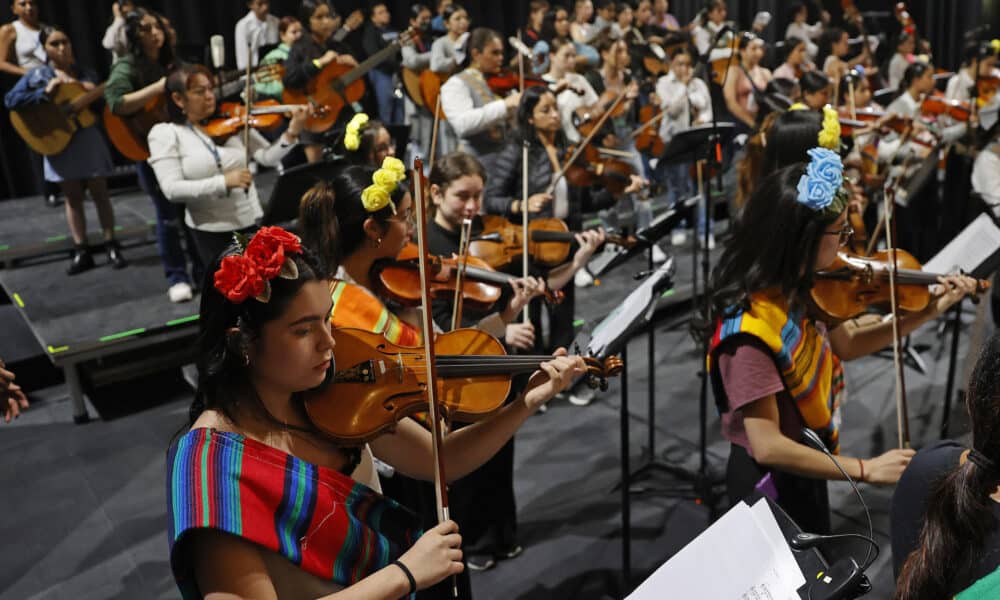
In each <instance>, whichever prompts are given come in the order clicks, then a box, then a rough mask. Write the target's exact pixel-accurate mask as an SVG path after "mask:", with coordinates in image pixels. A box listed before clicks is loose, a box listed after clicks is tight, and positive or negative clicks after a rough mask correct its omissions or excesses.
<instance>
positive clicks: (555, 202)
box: [486, 87, 644, 349]
mask: <svg viewBox="0 0 1000 600" xmlns="http://www.w3.org/2000/svg"><path fill="white" fill-rule="evenodd" d="M517 123H518V132H519V136H518V137H517V138H515V139H511V140H509V141H508V143H507V145H506V146H505V147H504V149H503V151H502V152H501V153H500V156H499V157H498V158H497V162H496V166H495V168H494V169H493V172H494V173H495V176H491V177H490V180H489V181H487V182H486V185H487V191H486V212H487V213H490V214H497V215H502V216H506V217H508V218H511V219H512V220H516V221H519V220H520V219H521V218H522V217H521V211H524V210H526V211H528V213H529V214H528V217H529V219H530V218H532V217H536V216H537V217H556V218H559V219H563V220H565V221H566V224H567V225H568V226H569V229H570V230H574V231H579V230H580V229H581V227H582V214H583V213H585V212H596V211H597V210H600V209H604V208H608V207H610V206H612V205H613V204H614V202H615V198H614V196H613V195H612V194H611V193H610V192H609V191H607V190H606V189H603V188H602V187H600V185H597V186H594V187H575V186H573V187H571V186H570V185H569V183H568V182H567V180H566V177H565V176H563V177H559V178H558V179H555V174H556V173H557V172H559V171H560V170H561V169H562V161H563V160H565V159H566V158H567V156H566V153H567V149H568V145H567V143H566V139H565V136H564V135H563V131H562V127H561V125H560V119H559V109H558V107H557V106H556V97H555V95H554V94H553V93H552V92H551V91H550V90H548V89H547V88H544V87H531V88H528V89H527V90H525V92H524V96H523V98H522V100H521V104H520V106H519V107H518V111H517ZM524 142H527V143H528V164H529V165H530V169H529V171H528V198H527V199H524V198H520V196H521V189H522V174H523V165H522V154H521V149H522V147H523V143H524ZM581 158H582V155H581ZM578 160H579V158H578ZM580 164H582V162H581V163H580ZM643 185H644V182H643V180H642V178H641V177H639V176H638V175H631V176H629V185H628V187H626V188H625V190H624V193H632V192H636V191H638V190H639V189H641V188H642V186H643ZM604 240H605V234H604V231H603V229H602V230H596V231H595V230H589V231H584V232H582V233H580V234H578V235H577V243H578V244H579V249H578V250H577V251H576V253H575V254H574V255H573V258H572V260H570V261H569V262H567V263H565V264H564V265H561V266H559V267H556V268H555V269H553V270H552V271H550V272H549V274H548V276H547V278H546V281H547V284H548V288H549V289H551V290H561V289H563V287H564V286H565V285H566V284H567V283H568V282H569V281H570V280H571V279H572V278H573V276H574V275H575V273H576V272H577V271H579V270H581V269H584V268H585V267H586V265H587V262H588V261H589V260H590V257H591V256H592V255H593V253H594V252H595V251H596V250H597V248H598V246H600V245H601V244H603V243H604ZM573 290H574V288H573V286H569V287H568V288H567V289H566V297H565V299H564V301H563V302H562V303H561V304H559V305H558V306H555V307H546V308H547V309H548V310H549V316H550V322H551V329H550V332H551V333H550V339H549V341H548V343H545V341H543V340H541V339H540V338H539V337H537V336H536V341H535V347H536V348H539V349H544V348H546V347H558V346H560V345H566V344H569V343H570V342H571V341H572V340H573V337H574V330H573V310H574V306H573V305H574V302H573V298H574V292H573ZM541 310H542V306H541V305H540V303H538V304H536V305H533V307H532V312H533V315H532V321H533V322H534V323H535V329H536V331H540V327H539V323H540V322H541V321H540V320H541Z"/></svg>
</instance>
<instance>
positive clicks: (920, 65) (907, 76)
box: [899, 60, 931, 94]
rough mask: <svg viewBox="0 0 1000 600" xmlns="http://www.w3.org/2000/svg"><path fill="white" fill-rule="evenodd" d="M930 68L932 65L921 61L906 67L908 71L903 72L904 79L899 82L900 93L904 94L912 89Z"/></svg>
mask: <svg viewBox="0 0 1000 600" xmlns="http://www.w3.org/2000/svg"><path fill="white" fill-rule="evenodd" d="M930 68H931V64H930V63H926V62H923V61H920V60H918V61H917V62H915V63H913V64H911V65H910V66H908V67H906V71H904V72H903V78H902V79H901V80H900V81H899V93H900V94H902V93H903V92H905V91H906V90H908V89H910V86H911V85H913V82H914V81H916V80H917V79H918V78H919V77H921V76H923V74H924V73H926V72H927V69H930Z"/></svg>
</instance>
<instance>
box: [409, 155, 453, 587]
mask: <svg viewBox="0 0 1000 600" xmlns="http://www.w3.org/2000/svg"><path fill="white" fill-rule="evenodd" d="M432 158H433V157H432ZM413 194H414V205H415V206H416V209H417V249H418V253H419V254H418V257H417V262H418V264H419V265H420V301H421V310H420V325H421V328H422V330H423V343H424V365H425V367H426V369H427V416H428V418H429V420H430V429H431V447H432V449H433V457H434V491H435V495H436V498H437V510H438V522H439V523H442V522H444V521H447V520H448V519H450V518H451V514H450V511H449V509H448V485H447V482H448V479H447V478H446V477H445V472H444V454H443V448H442V445H443V438H444V432H443V424H442V423H441V415H440V413H439V411H438V403H437V378H438V375H437V364H436V362H437V357H435V355H434V321H433V313H432V311H431V301H430V294H429V292H428V290H429V289H430V283H431V279H430V278H431V270H430V267H429V266H428V264H427V263H428V259H427V215H426V213H427V207H426V206H424V163H423V160H421V159H420V158H419V157H417V158H415V159H413ZM452 592H453V595H454V597H455V598H458V578H457V577H453V578H452Z"/></svg>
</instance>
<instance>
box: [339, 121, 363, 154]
mask: <svg viewBox="0 0 1000 600" xmlns="http://www.w3.org/2000/svg"><path fill="white" fill-rule="evenodd" d="M367 124H368V115H366V114H365V113H356V114H355V115H354V116H353V117H351V120H350V122H348V123H347V130H346V131H345V133H344V148H347V149H348V150H350V151H351V152H354V151H355V150H357V149H358V146H360V145H361V128H362V127H364V126H365V125H367Z"/></svg>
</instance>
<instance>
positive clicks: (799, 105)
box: [788, 102, 809, 112]
mask: <svg viewBox="0 0 1000 600" xmlns="http://www.w3.org/2000/svg"><path fill="white" fill-rule="evenodd" d="M793 110H809V107H808V106H806V105H805V104H802V103H801V102H796V103H795V104H793V105H791V106H789V107H788V111H789V112H791V111H793Z"/></svg>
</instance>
